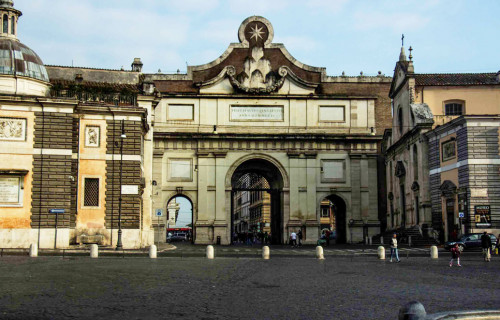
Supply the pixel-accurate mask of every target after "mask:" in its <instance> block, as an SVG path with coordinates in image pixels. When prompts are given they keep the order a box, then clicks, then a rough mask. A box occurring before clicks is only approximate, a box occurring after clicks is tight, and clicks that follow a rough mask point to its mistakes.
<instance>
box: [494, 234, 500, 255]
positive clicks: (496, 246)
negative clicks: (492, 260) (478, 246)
mask: <svg viewBox="0 0 500 320" xmlns="http://www.w3.org/2000/svg"><path fill="white" fill-rule="evenodd" d="M498 246H500V234H499V235H498V238H497V243H496V245H495V252H496V254H498V250H499V249H498Z"/></svg>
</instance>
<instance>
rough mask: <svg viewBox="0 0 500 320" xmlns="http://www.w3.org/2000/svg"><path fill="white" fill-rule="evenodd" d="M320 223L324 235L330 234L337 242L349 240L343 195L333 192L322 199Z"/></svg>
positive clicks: (331, 238)
mask: <svg viewBox="0 0 500 320" xmlns="http://www.w3.org/2000/svg"><path fill="white" fill-rule="evenodd" d="M320 225H321V233H322V235H323V234H324V235H325V236H326V233H328V234H330V240H333V241H335V243H346V242H347V232H346V204H345V202H344V200H343V199H342V198H341V197H339V196H337V195H335V194H331V195H329V196H327V197H325V198H324V199H323V200H321V203H320Z"/></svg>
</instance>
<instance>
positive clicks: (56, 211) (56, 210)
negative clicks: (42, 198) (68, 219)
mask: <svg viewBox="0 0 500 320" xmlns="http://www.w3.org/2000/svg"><path fill="white" fill-rule="evenodd" d="M49 213H64V209H49Z"/></svg>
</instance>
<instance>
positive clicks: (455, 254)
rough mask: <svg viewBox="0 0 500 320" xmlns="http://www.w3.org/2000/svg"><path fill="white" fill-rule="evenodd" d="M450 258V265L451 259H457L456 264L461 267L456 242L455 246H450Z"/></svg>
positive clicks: (451, 263) (451, 264)
mask: <svg viewBox="0 0 500 320" xmlns="http://www.w3.org/2000/svg"><path fill="white" fill-rule="evenodd" d="M450 252H451V260H450V267H451V266H453V260H455V259H457V266H459V267H461V266H462V265H461V264H460V249H458V243H455V246H454V247H453V248H451V250H450Z"/></svg>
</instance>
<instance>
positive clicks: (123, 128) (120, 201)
mask: <svg viewBox="0 0 500 320" xmlns="http://www.w3.org/2000/svg"><path fill="white" fill-rule="evenodd" d="M126 137H127V136H126V135H125V125H124V122H123V120H122V134H121V135H120V197H119V198H118V240H117V241H116V250H122V249H123V245H122V177H123V139H125V138H126Z"/></svg>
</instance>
